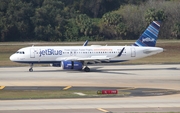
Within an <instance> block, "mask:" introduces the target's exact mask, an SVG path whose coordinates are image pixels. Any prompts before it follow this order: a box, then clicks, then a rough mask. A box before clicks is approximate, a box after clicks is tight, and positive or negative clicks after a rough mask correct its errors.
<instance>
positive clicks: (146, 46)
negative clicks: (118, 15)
mask: <svg viewBox="0 0 180 113" xmlns="http://www.w3.org/2000/svg"><path fill="white" fill-rule="evenodd" d="M160 23H161V22H160V21H153V22H152V23H151V24H150V25H149V26H148V28H147V29H146V30H145V31H144V33H143V34H142V35H141V36H140V38H139V39H138V40H137V41H136V42H135V43H134V44H133V45H131V46H101V45H91V46H86V45H87V43H84V44H83V46H32V47H25V48H21V49H19V50H18V51H17V52H16V53H14V54H13V55H11V56H10V60H11V61H14V62H19V63H29V64H30V69H29V71H30V72H32V71H33V64H37V63H49V64H51V65H52V66H54V67H62V69H69V70H72V69H73V70H84V71H86V72H89V71H90V68H88V66H87V65H88V64H92V63H109V62H123V61H129V60H134V59H139V58H143V57H147V56H151V55H154V54H157V53H160V52H162V51H163V48H160V47H155V45H156V40H157V38H158V33H159V28H160ZM86 42H88V41H86Z"/></svg>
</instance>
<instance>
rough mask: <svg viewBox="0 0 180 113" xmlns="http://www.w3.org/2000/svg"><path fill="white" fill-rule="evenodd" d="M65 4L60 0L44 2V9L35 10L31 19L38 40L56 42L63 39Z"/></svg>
mask: <svg viewBox="0 0 180 113" xmlns="http://www.w3.org/2000/svg"><path fill="white" fill-rule="evenodd" d="M63 9H64V4H63V3H62V2H61V1H59V0H51V1H49V0H44V2H43V4H42V7H40V8H37V9H36V10H35V15H34V16H33V17H32V18H31V20H32V22H33V24H34V33H35V36H36V37H37V39H38V40H45V41H55V40H60V41H62V40H64V39H63V34H62V32H63V25H64V22H65V20H64V12H63Z"/></svg>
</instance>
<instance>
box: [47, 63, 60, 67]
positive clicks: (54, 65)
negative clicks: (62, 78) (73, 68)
mask: <svg viewBox="0 0 180 113" xmlns="http://www.w3.org/2000/svg"><path fill="white" fill-rule="evenodd" d="M50 66H52V67H61V63H52V64H50Z"/></svg>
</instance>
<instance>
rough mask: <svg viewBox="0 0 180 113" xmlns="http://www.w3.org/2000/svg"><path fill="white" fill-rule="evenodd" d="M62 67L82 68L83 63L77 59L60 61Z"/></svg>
mask: <svg viewBox="0 0 180 113" xmlns="http://www.w3.org/2000/svg"><path fill="white" fill-rule="evenodd" d="M61 66H62V69H74V70H82V68H83V65H82V63H81V62H78V61H62V62H61Z"/></svg>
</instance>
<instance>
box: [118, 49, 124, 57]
mask: <svg viewBox="0 0 180 113" xmlns="http://www.w3.org/2000/svg"><path fill="white" fill-rule="evenodd" d="M124 49H125V47H124V48H123V49H122V50H121V51H120V52H119V54H118V55H117V57H120V56H121V55H122V53H123V51H124Z"/></svg>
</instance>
